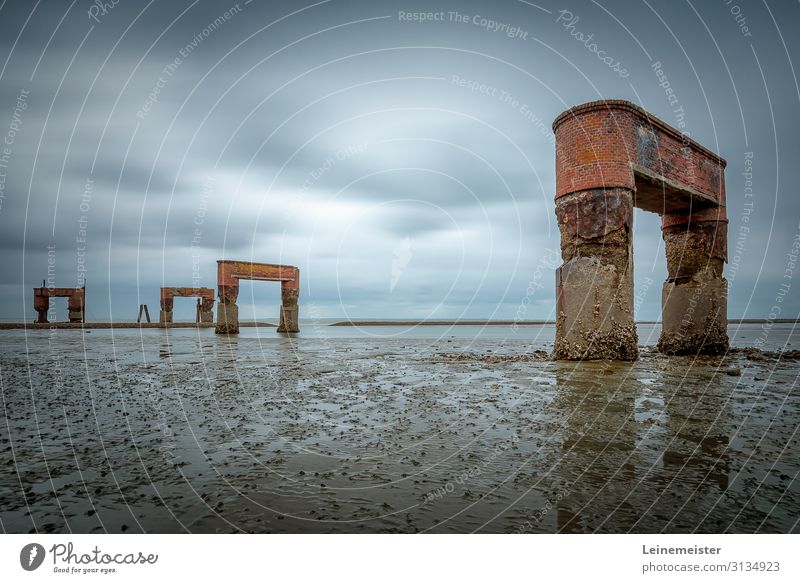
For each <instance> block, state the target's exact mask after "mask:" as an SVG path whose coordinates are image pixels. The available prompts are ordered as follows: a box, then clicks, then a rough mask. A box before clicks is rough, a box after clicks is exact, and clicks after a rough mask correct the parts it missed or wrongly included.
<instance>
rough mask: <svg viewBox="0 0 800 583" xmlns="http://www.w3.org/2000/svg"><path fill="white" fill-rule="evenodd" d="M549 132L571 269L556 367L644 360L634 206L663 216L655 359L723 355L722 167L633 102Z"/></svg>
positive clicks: (589, 109)
mask: <svg viewBox="0 0 800 583" xmlns="http://www.w3.org/2000/svg"><path fill="white" fill-rule="evenodd" d="M553 131H554V132H555V136H556V197H555V199H556V216H557V218H558V225H559V229H560V231H561V252H562V258H563V261H564V263H563V265H562V266H561V267H560V268H559V269H558V270H557V272H556V296H557V307H556V311H557V314H556V317H557V321H556V342H555V350H554V355H555V357H556V358H559V359H582V358H611V359H617V360H632V359H635V358H636V357H637V355H638V351H637V335H636V328H635V325H634V320H633V255H632V251H633V249H632V240H631V230H632V226H633V209H634V207H638V208H641V209H644V210H647V211H651V212H656V213H658V214H659V215H661V217H662V236H663V238H664V244H665V249H666V254H667V270H668V277H667V281H666V282H665V283H664V287H663V291H662V322H663V326H662V332H661V337H660V339H659V343H658V347H659V349H660V350H661V351H662V352H666V353H720V352H723V351H724V350H726V349H727V347H728V335H727V282H726V281H725V279H724V278H723V277H722V269H723V264H724V263H725V261H727V229H728V218H727V214H726V211H725V174H724V171H725V165H726V162H725V160H723V159H722V158H720V157H719V156H717V155H716V154H714V153H713V152H711V151H710V150H708V149H707V148H705V147H703V146H701V145H700V144H698V143H697V142H695V141H693V140H691V139H689V138H688V137H687V136H685V135H684V134H682V133H681V132H679V131H678V130H676V129H675V128H672V127H670V126H668V125H667V124H666V123H664V122H663V121H661V120H660V119H658V118H656V117H654V116H653V115H651V114H649V113H647V112H646V111H645V110H643V109H642V108H640V107H638V106H636V105H634V104H632V103H630V102H628V101H619V100H606V101H595V102H592V103H586V104H583V105H579V106H577V107H573V108H572V109H569V110H567V111H565V112H564V113H562V114H561V115H559V116H558V117H557V118H556V119H555V121H554V122H553Z"/></svg>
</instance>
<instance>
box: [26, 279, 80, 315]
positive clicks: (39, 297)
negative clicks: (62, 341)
mask: <svg viewBox="0 0 800 583" xmlns="http://www.w3.org/2000/svg"><path fill="white" fill-rule="evenodd" d="M50 298H67V309H68V310H69V321H70V322H73V323H83V322H84V321H85V320H84V319H85V313H84V309H85V306H86V288H85V287H47V286H45V285H42V287H35V288H33V309H34V310H36V313H37V315H38V317H37V319H36V323H37V324H47V323H48V320H47V312H48V311H49V310H50Z"/></svg>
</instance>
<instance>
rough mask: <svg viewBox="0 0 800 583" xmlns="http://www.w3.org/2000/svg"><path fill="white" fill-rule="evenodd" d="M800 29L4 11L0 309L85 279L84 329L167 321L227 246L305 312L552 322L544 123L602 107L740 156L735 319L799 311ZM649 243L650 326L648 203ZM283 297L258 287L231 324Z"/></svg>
mask: <svg viewBox="0 0 800 583" xmlns="http://www.w3.org/2000/svg"><path fill="white" fill-rule="evenodd" d="M797 22H800V4H798V3H797V2H771V3H766V2H757V1H744V0H731V1H728V0H720V1H716V2H715V1H709V2H697V1H694V2H691V1H674V0H670V1H666V0H661V1H656V0H647V1H642V2H640V3H637V2H612V1H607V0H604V1H602V2H591V1H587V2H584V1H577V0H573V1H571V2H569V3H562V2H555V1H554V0H541V1H538V2H536V3H533V2H527V1H522V0H500V1H495V2H489V1H484V2H469V1H440V0H434V1H429V2H419V1H417V2H406V1H398V2H388V1H375V0H372V1H363V2H359V1H350V0H322V1H316V2H314V1H308V2H305V1H294V2H277V1H273V0H270V1H268V2H267V1H259V0H252V1H249V2H248V1H246V0H242V1H240V2H230V1H226V0H222V1H214V2H211V1H200V0H198V1H189V0H170V1H169V2H166V1H151V2H146V1H134V0H116V3H115V2H112V1H108V2H106V3H105V4H103V3H101V2H96V3H95V2H93V1H92V2H90V1H89V0H75V1H72V2H69V1H56V0H39V1H35V2H34V1H30V0H19V1H12V0H2V1H0V136H1V137H0V140H2V141H3V143H2V144H0V247H2V250H1V251H0V252H1V253H2V255H0V257H2V279H0V320H5V321H21V320H32V319H33V318H34V317H35V312H34V310H33V306H32V292H31V288H32V287H34V286H37V285H40V284H41V282H42V280H45V279H48V278H49V279H48V281H51V282H53V283H54V284H55V285H56V286H59V287H74V286H77V285H82V284H83V283H84V281H85V284H86V289H87V291H86V293H87V310H86V311H87V319H88V320H109V319H114V320H132V319H134V318H135V316H136V311H137V307H138V305H139V304H141V303H145V304H148V305H149V308H150V312H151V314H155V313H157V311H158V298H159V288H160V287H161V286H187V287H190V286H200V287H214V286H215V282H216V261H217V260H218V259H223V258H224V259H241V260H245V261H259V262H268V263H284V264H290V265H296V266H298V267H299V268H300V273H301V295H300V306H301V317H305V318H311V317H313V318H337V319H347V318H353V319H358V318H459V317H461V318H504V319H514V318H516V319H552V318H553V314H554V308H555V299H554V296H555V280H554V270H555V268H556V267H557V266H558V265H559V264H560V262H561V261H560V256H559V251H558V250H559V233H558V228H557V225H556V223H555V215H554V202H553V196H554V193H555V176H554V162H555V154H554V142H553V134H552V130H551V124H552V121H553V119H554V118H555V117H556V116H557V115H558V114H559V113H561V112H562V111H564V110H565V109H568V108H569V107H572V106H574V105H577V104H580V103H584V102H588V101H594V100H598V99H628V100H630V101H633V102H634V103H637V104H639V105H641V106H642V107H644V108H645V109H647V110H648V111H650V112H652V113H653V114H655V115H656V116H658V117H660V118H661V119H663V120H664V121H665V122H667V123H669V124H671V125H677V124H678V123H685V124H686V125H685V128H686V129H685V131H686V132H688V133H689V135H690V136H691V137H692V138H694V139H695V140H697V141H698V142H700V143H701V144H703V145H705V146H707V147H709V148H710V149H712V150H713V151H715V152H718V153H719V154H720V155H721V156H722V157H723V158H725V159H726V160H727V161H728V166H727V171H726V177H725V178H726V185H727V200H728V217H729V219H730V224H729V263H728V265H727V266H726V277H727V278H728V280H729V286H730V289H729V316H730V317H732V318H738V317H749V318H765V317H769V316H770V315H772V317H781V318H796V317H798V312H799V311H800V281H793V277H795V275H796V278H800V267H797V268H795V266H794V258H795V257H796V254H797V250H798V245H800V239H798V236H800V224H799V223H800V197H799V196H798V194H797V185H798V184H799V183H800V164H798V162H797V161H798V159H800V132H799V131H798V130H800V90H799V89H798V80H797V74H796V71H795V66H794V63H795V61H797V57H798V40H797V35H796V34H793V32H794V31H793V27H792V25H793V23H797ZM590 35H591V38H590V39H589V36H590ZM581 39H583V40H581ZM586 39H589V40H586ZM601 56H602V57H603V58H602V59H601ZM668 90H669V91H668ZM634 249H635V259H634V263H635V267H634V273H635V283H636V287H635V301H634V303H635V305H636V308H637V313H636V317H637V318H638V319H642V320H656V319H658V318H659V317H660V305H661V286H662V283H663V281H664V279H665V278H666V265H665V259H664V249H663V243H662V241H661V233H660V222H659V217H658V216H657V215H655V214H648V213H646V212H642V211H638V210H637V211H636V215H635V233H634ZM279 302H280V292H279V286H278V285H276V284H271V283H265V282H243V283H242V287H241V292H240V297H239V305H240V309H241V315H240V316H241V318H242V319H251V318H268V319H274V318H275V317H276V315H277V306H278V304H279ZM57 309H58V319H60V320H63V319H65V318H66V306H65V302H64V301H63V300H60V301H59V302H58V303H57ZM776 309H777V310H776ZM175 310H176V312H175V314H176V320H178V319H187V320H188V319H191V318H192V316H193V312H194V302H193V300H189V299H186V300H177V301H176V305H175Z"/></svg>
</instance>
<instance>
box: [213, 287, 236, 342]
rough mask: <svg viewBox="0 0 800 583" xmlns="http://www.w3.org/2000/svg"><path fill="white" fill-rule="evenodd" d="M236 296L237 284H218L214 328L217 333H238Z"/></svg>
mask: <svg viewBox="0 0 800 583" xmlns="http://www.w3.org/2000/svg"><path fill="white" fill-rule="evenodd" d="M238 296H239V287H238V286H224V285H221V286H219V303H218V304H217V325H216V327H215V328H214V331H215V332H216V333H217V334H238V333H239V306H237V305H236V298H237V297H238Z"/></svg>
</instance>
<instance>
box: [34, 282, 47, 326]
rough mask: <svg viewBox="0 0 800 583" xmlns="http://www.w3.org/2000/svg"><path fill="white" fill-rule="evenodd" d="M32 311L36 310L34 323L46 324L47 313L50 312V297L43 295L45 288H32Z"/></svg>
mask: <svg viewBox="0 0 800 583" xmlns="http://www.w3.org/2000/svg"><path fill="white" fill-rule="evenodd" d="M33 309H34V310H36V316H37V317H36V322H37V323H38V324H47V312H48V311H49V310H50V297H49V296H47V295H45V288H44V287H41V288H34V290H33Z"/></svg>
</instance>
